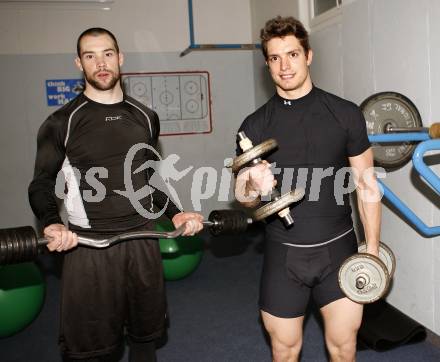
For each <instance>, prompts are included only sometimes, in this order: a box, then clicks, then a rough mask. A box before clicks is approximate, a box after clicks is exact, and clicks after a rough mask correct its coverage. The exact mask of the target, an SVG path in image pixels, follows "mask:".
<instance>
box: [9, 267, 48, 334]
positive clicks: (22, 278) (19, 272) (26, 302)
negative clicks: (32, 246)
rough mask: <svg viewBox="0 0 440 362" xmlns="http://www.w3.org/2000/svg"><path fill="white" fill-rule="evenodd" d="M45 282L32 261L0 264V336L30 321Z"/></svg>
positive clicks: (14, 330) (33, 316) (36, 308)
mask: <svg viewBox="0 0 440 362" xmlns="http://www.w3.org/2000/svg"><path fill="white" fill-rule="evenodd" d="M44 295H45V283H44V279H43V276H42V274H41V272H40V270H39V268H38V267H37V266H36V265H35V264H34V263H22V264H12V265H5V266H0V338H2V337H9V336H12V335H13V334H15V333H17V332H20V331H21V330H23V329H24V328H26V327H27V326H28V325H29V324H31V323H32V322H33V321H34V319H35V318H36V317H37V316H38V314H39V313H40V311H41V307H42V306H43V302H44Z"/></svg>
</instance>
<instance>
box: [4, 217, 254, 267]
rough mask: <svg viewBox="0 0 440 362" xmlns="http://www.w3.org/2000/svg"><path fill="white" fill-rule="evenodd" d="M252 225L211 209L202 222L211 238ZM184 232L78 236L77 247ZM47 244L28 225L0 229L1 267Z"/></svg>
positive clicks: (104, 245) (31, 256) (32, 255)
mask: <svg viewBox="0 0 440 362" xmlns="http://www.w3.org/2000/svg"><path fill="white" fill-rule="evenodd" d="M251 223H252V219H251V218H248V217H247V215H246V213H245V212H243V211H241V210H214V211H212V212H211V213H210V214H209V217H208V220H205V221H203V224H204V225H206V226H208V227H209V231H210V232H211V234H212V235H214V236H218V235H220V234H227V233H240V232H243V231H245V230H246V229H247V227H248V225H249V224H251ZM184 230H185V225H181V226H180V227H179V228H177V229H175V230H174V231H169V232H165V231H151V230H145V231H135V232H129V233H124V234H120V235H116V236H113V237H111V238H108V239H93V238H89V237H85V236H78V244H80V245H85V246H89V247H92V248H107V247H109V246H111V245H114V244H116V243H119V242H122V241H126V240H133V239H140V238H151V239H174V238H176V237H178V236H180V235H181V234H182V233H183V231H184ZM47 243H48V240H47V239H45V238H38V237H37V234H36V232H35V231H34V229H33V228H32V227H31V226H22V227H16V228H9V229H0V265H6V264H15V263H22V262H26V261H33V260H35V259H36V257H37V256H38V254H40V253H41V252H42V251H43V250H44V248H43V246H45V245H46V244H47Z"/></svg>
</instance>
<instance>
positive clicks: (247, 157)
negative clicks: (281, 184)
mask: <svg viewBox="0 0 440 362" xmlns="http://www.w3.org/2000/svg"><path fill="white" fill-rule="evenodd" d="M237 136H238V140H239V145H240V147H241V149H242V151H243V153H242V154H241V155H239V156H237V157H236V158H234V160H233V162H232V165H231V168H232V172H233V173H234V174H237V173H238V172H239V171H240V170H241V169H242V168H243V167H245V166H250V165H257V164H258V163H260V162H261V161H262V159H261V156H263V155H265V154H267V153H269V152H270V151H272V150H274V149H275V148H277V147H278V144H277V142H276V140H274V139H273V138H269V139H268V140H266V141H264V142H262V143H260V144H258V145H256V146H254V145H253V144H252V141H251V140H250V139H249V138H248V137H247V136H246V134H245V132H243V131H242V132H239V133H238V135H237ZM303 197H304V190H303V189H300V188H298V189H295V190H292V191H290V192H288V193H286V194H284V195H281V193H280V192H279V190H278V189H277V188H276V187H274V188H273V189H272V193H271V195H270V198H271V200H273V201H271V202H268V203H266V204H264V205H263V206H261V207H259V208H258V209H257V210H255V211H254V212H253V216H252V218H253V219H254V220H255V221H260V220H263V219H265V218H266V217H268V216H270V215H273V214H275V213H277V214H278V216H280V218H281V219H282V220H283V222H284V224H285V226H286V227H288V226H291V225H292V224H293V222H294V221H293V218H292V215H290V209H289V206H290V205H291V204H293V203H294V202H298V201H299V200H301V199H302V198H303Z"/></svg>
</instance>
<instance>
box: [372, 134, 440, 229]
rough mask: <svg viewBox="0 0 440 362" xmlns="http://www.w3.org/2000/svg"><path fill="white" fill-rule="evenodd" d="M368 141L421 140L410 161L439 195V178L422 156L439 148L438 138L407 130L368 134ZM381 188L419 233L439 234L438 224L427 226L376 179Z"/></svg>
mask: <svg viewBox="0 0 440 362" xmlns="http://www.w3.org/2000/svg"><path fill="white" fill-rule="evenodd" d="M368 138H369V140H370V142H374V143H380V142H411V141H422V142H421V143H419V145H418V146H417V147H416V149H415V150H414V153H413V157H412V161H413V164H414V167H415V169H416V170H417V172H418V173H419V174H420V176H421V177H423V178H424V179H425V180H426V181H427V182H428V183H429V184H430V185H431V186H432V188H433V189H434V190H435V191H436V192H437V193H438V194H439V195H440V178H439V177H438V175H436V174H435V173H434V172H433V171H432V170H431V169H430V168H429V167H428V166H427V165H426V163H425V162H424V161H423V156H424V155H425V153H426V152H428V151H433V150H440V140H431V138H430V137H429V134H428V133H427V132H417V133H416V132H408V133H392V134H377V135H370V136H369V137H368ZM378 182H379V185H380V186H381V188H382V190H383V196H384V197H385V198H386V199H387V200H388V201H389V202H390V203H391V204H392V205H393V206H394V207H396V208H397V210H399V211H400V212H401V213H402V215H403V216H404V217H405V218H406V219H407V220H408V221H409V222H411V224H413V225H414V227H415V228H416V229H417V231H419V232H420V233H421V234H423V235H425V236H437V235H440V226H427V225H426V224H425V223H424V222H423V221H422V220H421V219H420V218H419V217H418V216H417V215H416V214H415V213H414V212H413V211H412V210H411V209H410V208H409V207H408V206H407V205H406V204H405V203H404V202H403V201H402V200H400V199H399V198H398V197H397V196H396V194H394V193H393V192H392V191H391V190H390V189H389V188H388V187H387V186H386V185H385V184H384V183H383V182H382V181H381V180H378Z"/></svg>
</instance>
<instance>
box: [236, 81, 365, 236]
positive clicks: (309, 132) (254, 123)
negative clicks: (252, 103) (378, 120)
mask: <svg viewBox="0 0 440 362" xmlns="http://www.w3.org/2000/svg"><path fill="white" fill-rule="evenodd" d="M240 131H244V132H245V133H246V135H247V136H248V137H249V138H250V139H251V140H252V143H253V144H254V145H257V144H259V143H261V142H263V141H265V140H267V139H268V138H274V139H275V140H276V141H277V143H278V146H279V147H278V149H277V150H276V151H274V152H273V153H271V154H270V155H269V156H268V157H266V159H267V161H268V162H270V163H276V167H277V168H281V172H280V174H276V175H275V178H276V179H277V185H278V187H279V189H281V190H282V193H284V192H287V191H288V190H291V189H294V188H295V186H296V185H297V183H298V185H300V186H302V187H304V188H305V191H306V195H305V197H304V199H303V200H302V201H300V202H299V203H297V204H295V205H294V206H293V207H292V208H291V214H292V216H293V218H294V220H295V223H294V226H293V227H291V228H289V229H286V228H285V227H284V225H283V223H282V221H281V220H280V218H278V217H270V218H268V219H266V221H267V222H268V225H267V227H266V234H267V236H268V238H269V239H273V240H276V241H279V242H284V243H285V242H291V243H297V244H315V243H319V242H323V241H326V240H329V239H331V238H332V237H335V236H337V235H339V234H341V233H342V232H344V231H346V230H348V229H349V228H350V227H352V220H351V208H350V204H349V196H348V194H345V195H344V196H341V198H342V199H340V198H339V196H336V197H335V186H334V185H335V182H336V184H337V185H338V184H339V183H340V182H339V179H338V178H337V177H336V175H337V171H338V170H340V169H341V168H344V167H348V166H349V163H348V157H352V156H357V155H360V154H361V153H363V152H364V151H366V150H367V149H368V148H369V147H370V143H369V141H368V136H367V131H366V126H365V119H364V117H363V115H362V112H361V111H360V110H359V108H358V107H357V106H356V105H355V104H354V103H352V102H349V101H347V100H344V99H342V98H339V97H337V96H335V95H332V94H330V93H327V92H325V91H323V90H321V89H319V88H316V87H313V88H312V90H311V91H310V92H309V93H308V94H307V95H306V96H304V97H302V98H300V99H296V100H289V99H284V98H282V97H280V96H279V95H277V94H276V95H275V96H273V97H272V98H271V99H270V100H269V101H268V102H267V103H266V104H265V105H264V106H262V107H261V108H259V109H258V110H257V111H255V112H254V113H253V114H251V115H250V116H248V117H247V118H246V119H245V121H244V122H243V124H242V125H241V127H240ZM237 153H238V154H239V153H241V151H239V149H238V148H237ZM319 174H322V175H328V176H326V177H322V178H321V177H319V176H318V175H319ZM341 174H342V170H341V173H340V174H339V176H340V175H341ZM312 175H313V177H312ZM343 179H344V177H343ZM319 181H320V182H319ZM313 184H314V186H313V187H312V185H313ZM319 184H320V187H319V188H317V186H318V185H319ZM342 184H344V183H342ZM336 187H337V188H338V186H336ZM317 190H319V191H318V192H319V193H317V192H316V191H317ZM338 190H340V189H339V188H338ZM311 191H313V192H311ZM338 202H339V204H338Z"/></svg>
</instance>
